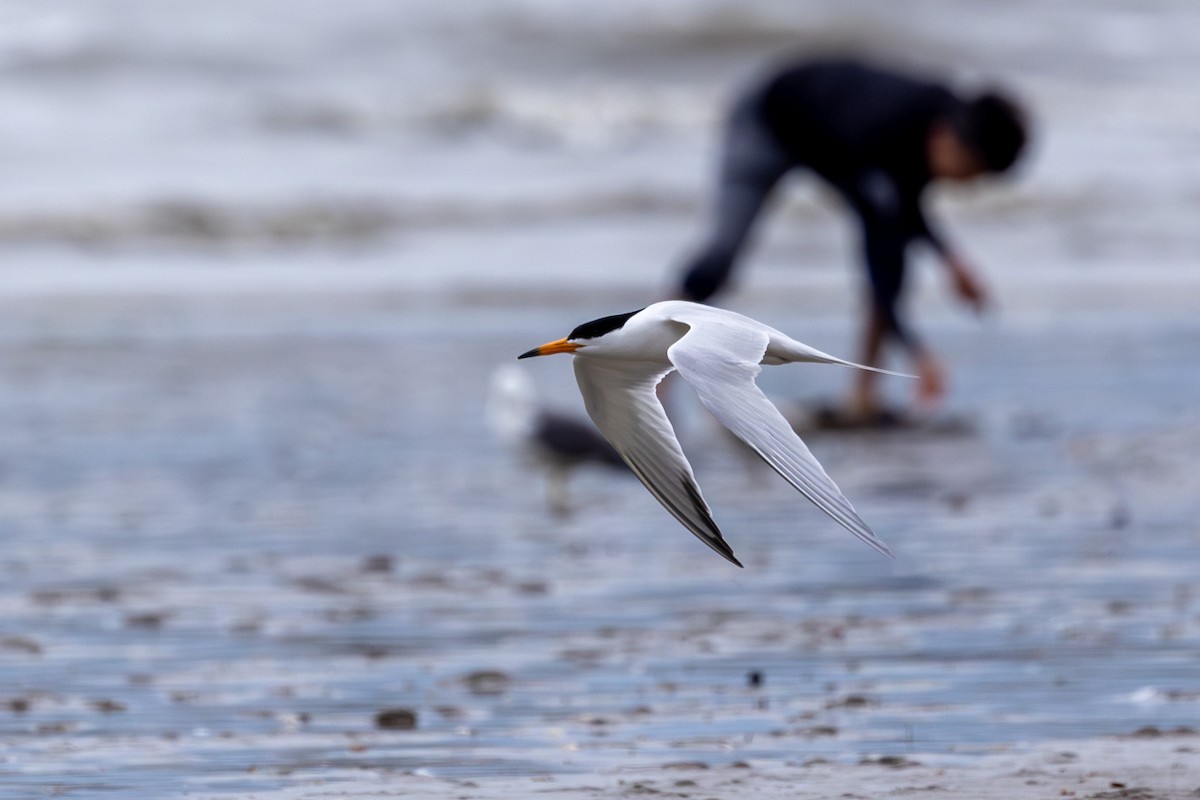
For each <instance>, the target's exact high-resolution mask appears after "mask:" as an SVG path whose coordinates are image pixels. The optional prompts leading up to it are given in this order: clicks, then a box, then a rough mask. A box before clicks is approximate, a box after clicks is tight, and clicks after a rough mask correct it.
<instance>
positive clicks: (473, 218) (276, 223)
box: [0, 189, 699, 246]
mask: <svg viewBox="0 0 1200 800" xmlns="http://www.w3.org/2000/svg"><path fill="white" fill-rule="evenodd" d="M698 208H699V206H698V204H697V203H696V202H695V201H694V200H693V199H692V198H690V197H687V196H684V195H683V194H671V193H665V192H653V191H646V190H637V189H630V190H626V191H614V192H599V193H595V194H582V195H577V196H574V197H566V198H562V197H552V198H546V199H537V200H528V199H527V200H513V201H510V202H502V203H489V202H483V201H478V202H475V201H469V200H446V201H384V200H346V199H330V200H310V201H304V202H300V203H295V204H279V205H252V204H236V203H233V204H231V203H222V202H208V201H203V200H198V199H170V200H155V201H149V202H146V203H142V204H136V205H132V206H127V207H116V208H111V207H106V208H103V209H100V208H96V209H87V210H78V211H71V210H64V211H58V212H40V213H27V214H9V215H6V216H0V242H5V243H10V244H16V243H26V242H65V243H69V244H75V245H81V246H113V245H122V244H137V243H153V242H162V243H172V244H178V245H188V244H191V245H195V246H205V245H220V244H262V245H280V246H287V245H297V246H299V245H307V244H313V243H321V242H332V243H336V242H345V243H353V242H370V241H372V240H378V239H382V238H384V237H386V236H388V235H392V234H402V233H409V232H422V231H430V230H437V229H444V228H471V227H501V226H510V225H525V224H537V223H544V222H555V221H560V220H570V219H579V218H587V217H596V216H606V215H622V214H641V213H655V214H665V215H681V214H694V213H696V211H697V210H698Z"/></svg>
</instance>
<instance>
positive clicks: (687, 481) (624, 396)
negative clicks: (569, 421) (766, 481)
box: [575, 358, 742, 567]
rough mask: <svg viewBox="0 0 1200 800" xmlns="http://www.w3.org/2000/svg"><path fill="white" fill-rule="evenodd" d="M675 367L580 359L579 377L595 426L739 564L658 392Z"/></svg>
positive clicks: (654, 490)
mask: <svg viewBox="0 0 1200 800" xmlns="http://www.w3.org/2000/svg"><path fill="white" fill-rule="evenodd" d="M670 371H671V370H670V368H669V367H663V366H662V365H660V364H653V363H650V362H628V361H621V362H618V361H606V360H603V359H598V358H591V359H585V358H576V359H575V379H576V380H577V381H578V382H579V391H580V392H581V393H582V394H583V402H584V406H585V407H586V408H587V412H588V414H589V415H590V416H591V418H592V421H593V422H595V423H596V427H597V428H599V429H600V431H601V433H603V434H604V436H605V438H607V439H608V441H609V442H611V443H612V446H613V447H614V448H616V450H617V452H618V453H620V454H621V457H622V458H624V459H625V462H626V463H627V464H629V467H630V468H631V469H632V470H633V473H634V474H635V475H637V476H638V479H639V480H641V482H642V483H644V484H645V485H646V488H647V489H649V490H650V493H651V494H652V495H654V497H655V498H657V500H658V502H660V503H662V504H663V506H664V507H665V508H666V509H667V511H670V512H671V515H672V516H674V517H675V519H677V520H679V521H680V522H681V523H683V525H684V527H686V528H687V529H688V530H689V531H691V532H692V533H694V534H695V535H696V536H697V537H698V538H699V539H700V541H702V542H704V543H705V544H706V545H708V546H709V547H711V548H712V549H713V550H716V551H717V552H718V553H720V554H721V555H722V556H724V557H725V558H727V559H729V560H730V561H732V562H733V563H734V564H737V565H738V566H739V567H740V566H742V564H741V562H740V561H738V560H737V558H736V557H735V556H734V555H733V550H732V549H730V547H729V545H728V544H727V543H726V542H725V539H724V537H722V536H721V531H720V530H719V529H718V528H717V524H716V523H715V522H714V521H713V518H712V512H710V511H709V508H708V504H707V503H705V502H704V497H703V496H702V495H701V494H700V487H699V486H697V485H696V476H695V475H694V474H693V472H692V467H691V465H690V464H689V463H688V461H687V458H685V457H684V455H683V450H682V449H680V447H679V440H678V439H676V438H675V431H674V429H673V428H672V427H671V422H670V420H668V419H667V414H666V411H664V410H663V407H662V403H660V402H659V400H658V396H657V395H656V394H655V391H654V390H655V387H656V386H657V385H658V382H659V381H661V380H662V379H663V376H665V375H666V374H667V373H668V372H670Z"/></svg>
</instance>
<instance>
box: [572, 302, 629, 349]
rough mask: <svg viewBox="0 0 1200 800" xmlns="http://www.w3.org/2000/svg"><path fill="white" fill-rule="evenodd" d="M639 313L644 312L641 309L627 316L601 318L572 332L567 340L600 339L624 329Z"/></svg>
mask: <svg viewBox="0 0 1200 800" xmlns="http://www.w3.org/2000/svg"><path fill="white" fill-rule="evenodd" d="M639 311H642V309H640V308H639V309H638V310H637V311H630V312H628V313H626V314H613V315H612V316H611V317H601V318H600V319H594V320H592V321H591V322H585V323H583V324H582V325H580V326H579V327H577V328H576V329H575V330H573V331H571V335H570V336H568V337H567V339H568V340H569V341H576V340H579V339H596V338H599V337H601V336H603V335H604V334H606V333H611V332H612V331H615V330H617V329H618V328H621V327H624V325H625V323H626V322H627V321H628V320H629V318H630V317H632V316H633V315H634V314H637V313H638V312H639Z"/></svg>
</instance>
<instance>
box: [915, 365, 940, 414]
mask: <svg viewBox="0 0 1200 800" xmlns="http://www.w3.org/2000/svg"><path fill="white" fill-rule="evenodd" d="M914 366H915V367H916V371H917V400H916V403H917V408H919V409H920V410H922V411H933V410H934V409H935V408H937V407H938V405H940V404H941V402H942V398H943V397H945V395H946V374H945V371H944V370H943V369H942V363H941V362H940V361H939V360H938V359H937V358H935V357H934V356H933V355H932V354H931V353H928V352H923V353H921V354H920V355H918V356H917V358H916V362H915V364H914Z"/></svg>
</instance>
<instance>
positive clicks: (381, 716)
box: [375, 708, 417, 731]
mask: <svg viewBox="0 0 1200 800" xmlns="http://www.w3.org/2000/svg"><path fill="white" fill-rule="evenodd" d="M375 727H377V728H380V729H382V730H386V731H411V730H412V729H413V728H415V727H417V712H415V711H413V710H412V709H408V708H387V709H384V710H383V711H380V712H379V713H378V714H376V715H375Z"/></svg>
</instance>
